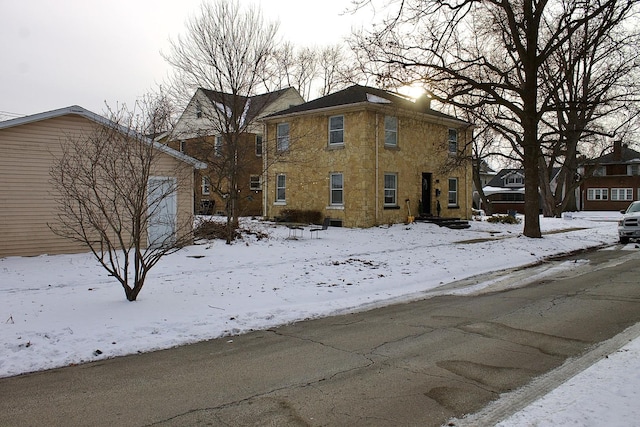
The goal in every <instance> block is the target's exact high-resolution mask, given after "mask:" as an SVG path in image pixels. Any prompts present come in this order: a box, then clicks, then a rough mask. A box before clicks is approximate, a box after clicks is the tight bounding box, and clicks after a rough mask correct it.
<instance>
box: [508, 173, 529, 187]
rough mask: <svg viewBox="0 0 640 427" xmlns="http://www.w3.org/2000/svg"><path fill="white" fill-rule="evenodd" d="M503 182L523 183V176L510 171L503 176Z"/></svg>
mask: <svg viewBox="0 0 640 427" xmlns="http://www.w3.org/2000/svg"><path fill="white" fill-rule="evenodd" d="M504 184H505V185H506V186H520V185H524V177H523V176H522V175H520V174H519V173H512V174H510V175H507V176H506V177H505V178H504Z"/></svg>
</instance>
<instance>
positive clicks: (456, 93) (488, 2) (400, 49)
mask: <svg viewBox="0 0 640 427" xmlns="http://www.w3.org/2000/svg"><path fill="white" fill-rule="evenodd" d="M356 3H357V4H359V5H360V6H362V5H364V4H368V3H371V1H370V0H363V1H356ZM391 3H392V4H395V5H397V7H398V13H397V14H396V15H395V16H394V17H393V18H392V19H389V20H388V21H387V22H386V23H385V26H384V27H383V29H381V30H379V31H375V32H373V33H370V34H362V35H361V36H360V38H359V41H360V43H359V47H360V49H361V51H362V52H366V55H367V57H368V58H369V59H371V60H372V61H373V62H374V63H376V64H381V65H384V66H385V68H376V67H373V69H374V70H376V69H378V70H379V71H381V72H379V74H378V77H379V78H381V79H398V78H399V79H401V80H402V81H405V82H407V81H422V82H424V83H425V84H426V85H427V86H428V87H429V88H430V89H431V90H432V91H433V92H434V93H435V98H436V99H438V100H441V101H443V102H446V103H450V104H453V105H456V106H459V107H461V108H464V109H469V110H473V109H476V108H479V107H484V106H491V107H492V110H493V111H492V116H491V117H492V119H491V122H490V124H491V126H492V127H493V128H494V129H495V130H497V131H499V132H500V133H501V134H502V137H503V138H504V139H505V140H508V141H510V142H511V144H512V147H513V151H514V152H515V153H517V154H518V155H519V157H520V158H521V159H522V164H523V167H524V174H525V208H524V209H525V224H524V235H526V236H528V237H541V236H542V234H541V232H540V219H539V207H540V204H539V200H538V186H539V178H540V175H539V173H538V168H539V166H540V163H539V162H540V157H541V155H542V152H541V151H542V150H541V136H540V125H541V122H542V120H543V116H544V114H545V113H547V112H549V111H551V110H552V109H553V105H552V101H551V99H549V98H548V97H545V93H544V91H543V90H542V83H541V81H542V80H541V77H542V74H543V73H542V71H543V65H544V64H546V63H547V62H548V61H550V58H551V57H552V56H553V55H554V54H555V53H556V52H557V51H558V50H559V49H560V48H561V47H562V46H563V45H564V44H565V43H566V42H567V41H568V40H570V39H571V38H572V37H573V36H574V34H576V33H577V32H579V31H581V30H582V29H584V27H585V26H586V25H587V23H588V22H590V20H592V19H595V20H597V19H599V18H600V17H604V16H606V15H607V14H609V13H610V11H611V9H612V8H614V9H619V10H620V11H621V13H625V12H624V11H627V12H626V13H628V12H629V11H630V10H632V9H633V8H634V7H635V4H636V3H637V1H634V0H626V1H616V0H609V1H598V2H595V1H593V2H592V1H589V0H585V1H575V2H563V1H561V0H556V1H551V0H549V1H537V0H520V1H517V2H507V1H502V0H451V1H435V0H403V1H397V2H396V1H394V2H391ZM589 5H591V6H592V7H591V6H589ZM493 118H497V119H498V120H496V121H494V120H493Z"/></svg>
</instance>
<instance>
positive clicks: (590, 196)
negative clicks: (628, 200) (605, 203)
mask: <svg viewBox="0 0 640 427" xmlns="http://www.w3.org/2000/svg"><path fill="white" fill-rule="evenodd" d="M587 200H609V189H607V188H589V189H587Z"/></svg>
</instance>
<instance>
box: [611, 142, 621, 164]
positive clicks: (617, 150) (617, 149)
mask: <svg viewBox="0 0 640 427" xmlns="http://www.w3.org/2000/svg"><path fill="white" fill-rule="evenodd" d="M620 160H622V141H614V142H613V161H614V162H619V161H620Z"/></svg>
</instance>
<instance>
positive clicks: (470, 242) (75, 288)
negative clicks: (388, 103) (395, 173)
mask: <svg viewBox="0 0 640 427" xmlns="http://www.w3.org/2000/svg"><path fill="white" fill-rule="evenodd" d="M618 217H619V215H618V214H616V213H607V214H590V215H587V216H586V217H585V216H584V214H582V215H579V216H575V217H574V218H572V219H568V218H565V219H545V218H542V219H541V224H542V230H543V233H546V232H553V231H557V230H566V229H571V230H573V231H568V232H563V233H550V234H546V235H545V237H544V238H543V239H528V238H525V237H522V236H521V231H522V225H521V224H518V225H507V224H491V223H487V222H485V221H472V223H471V228H470V229H467V230H449V229H447V228H440V227H438V226H437V225H434V224H428V223H415V224H411V225H394V226H391V227H388V226H383V227H374V228H370V229H343V228H329V230H328V231H324V232H321V233H320V235H319V238H313V239H311V238H310V234H309V231H308V228H307V230H305V231H304V234H303V237H302V238H298V239H290V238H289V230H288V229H287V228H286V227H282V226H276V225H274V224H272V223H265V222H258V221H247V222H246V223H245V224H246V226H247V227H251V228H252V229H254V230H259V231H262V232H264V233H266V234H267V235H268V236H269V237H268V238H265V239H260V240H258V239H257V238H256V237H255V236H247V237H246V238H245V239H244V240H242V241H238V242H236V243H235V244H233V245H231V246H229V245H225V244H224V242H222V241H213V242H206V243H204V244H198V245H193V246H190V247H188V248H185V249H183V250H181V251H179V252H178V253H176V254H173V255H171V256H168V257H166V258H165V259H163V261H161V262H160V264H159V265H158V266H156V267H155V268H154V269H153V270H152V271H151V273H150V276H149V277H148V279H147V283H146V284H145V287H144V288H143V289H142V292H141V293H140V295H139V297H138V301H136V302H133V303H131V302H127V301H126V299H125V297H124V292H123V291H122V289H121V288H120V286H119V284H118V283H117V282H116V281H115V280H114V279H113V278H111V277H109V276H107V275H106V272H105V271H104V270H102V269H101V268H100V267H99V266H98V264H97V263H96V261H94V259H93V258H92V257H91V256H90V255H88V254H79V255H58V256H39V257H33V258H21V257H10V258H0V339H1V342H2V344H1V345H0V376H11V375H17V374H20V373H24V372H30V371H36V370H42V369H48V368H54V367H60V366H66V365H70V364H77V363H83V362H87V361H92V360H99V359H104V358H110V357H114V356H119V355H125V354H131V353H136V352H147V351H151V350H157V349H163V348H168V347H172V346H178V345H181V344H186V343H192V342H197V341H201V340H206V339H210V338H216V337H220V336H225V335H232V334H240V333H243V332H247V331H251V330H255V329H262V328H268V327H272V326H276V325H281V324H285V323H289V322H294V321H298V320H302V319H309V318H316V317H321V316H328V315H332V314H336V313H343V312H348V311H356V310H363V309H366V308H371V307H375V306H380V305H385V304H388V303H390V302H398V301H406V300H411V299H415V298H419V297H420V296H421V295H424V294H425V293H426V292H429V291H432V290H434V289H436V288H438V287H439V286H441V285H444V284H447V283H450V282H453V281H456V280H460V279H463V278H467V277H471V276H474V275H477V274H479V273H485V272H490V271H496V270H501V269H504V268H509V267H516V266H522V265H527V264H531V263H535V262H537V261H539V260H541V259H544V258H547V257H549V256H552V255H556V254H562V253H567V252H571V251H575V250H578V249H581V248H586V247H593V246H600V245H607V244H612V243H615V242H616V241H617V235H616V223H615V220H616V219H617V218H618ZM476 289H477V286H476ZM458 293H459V292H458ZM627 352H628V353H629V354H635V355H636V356H637V346H636V347H634V348H631V349H630V350H628V351H627ZM636 359H637V357H636Z"/></svg>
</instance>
